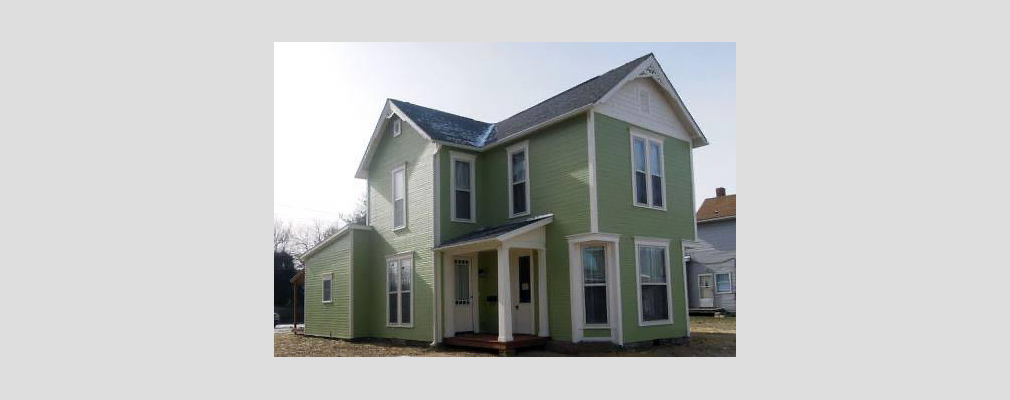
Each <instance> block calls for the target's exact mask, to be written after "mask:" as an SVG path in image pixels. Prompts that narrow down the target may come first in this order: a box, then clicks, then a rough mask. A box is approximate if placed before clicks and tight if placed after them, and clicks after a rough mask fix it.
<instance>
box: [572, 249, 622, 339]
mask: <svg viewBox="0 0 1010 400" xmlns="http://www.w3.org/2000/svg"><path fill="white" fill-rule="evenodd" d="M565 239H566V240H567V241H568V262H569V264H568V266H569V274H568V277H569V289H570V290H569V299H570V303H569V304H570V307H571V315H572V343H578V342H597V341H599V342H611V343H616V344H618V345H624V326H623V323H621V322H620V321H623V320H624V316H623V314H624V313H623V311H622V307H621V304H622V302H621V298H622V297H621V274H620V268H619V265H620V261H619V260H620V259H621V246H620V243H621V235H618V234H614V233H580V234H575V235H569V236H566V237H565ZM596 243H600V244H603V245H604V246H606V248H607V250H606V251H607V268H608V269H607V274H608V275H607V284H608V286H607V297H608V306H607V307H608V308H607V322H609V324H608V325H605V326H604V325H588V326H587V325H586V323H585V310H584V308H585V298H584V297H585V294H584V293H583V291H584V290H583V289H582V287H583V286H582V282H583V277H582V272H583V271H582V270H583V267H582V253H581V251H582V250H581V249H582V247H581V245H583V244H596ZM587 329H610V337H586V336H585V330H587Z"/></svg>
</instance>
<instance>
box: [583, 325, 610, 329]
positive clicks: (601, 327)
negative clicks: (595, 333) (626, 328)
mask: <svg viewBox="0 0 1010 400" xmlns="http://www.w3.org/2000/svg"><path fill="white" fill-rule="evenodd" d="M582 329H611V326H610V324H605V325H591V324H586V325H583V326H582Z"/></svg>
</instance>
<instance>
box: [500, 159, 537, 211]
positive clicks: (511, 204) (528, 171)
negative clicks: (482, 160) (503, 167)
mask: <svg viewBox="0 0 1010 400" xmlns="http://www.w3.org/2000/svg"><path fill="white" fill-rule="evenodd" d="M520 151H522V152H525V154H526V155H525V157H523V162H524V163H526V169H525V171H526V211H524V212H521V213H513V212H512V211H513V210H514V209H515V207H514V204H513V200H512V185H514V182H512V154H515V153H518V152H520ZM505 157H506V158H507V159H508V182H509V186H508V192H509V204H508V207H509V214H508V215H509V218H515V217H522V216H524V215H530V210H532V209H533V205H532V204H530V144H529V141H525V140H524V141H522V142H520V143H516V144H514V145H512V146H509V147H508V151H507V152H506V155H505Z"/></svg>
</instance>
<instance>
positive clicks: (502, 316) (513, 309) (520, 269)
mask: <svg viewBox="0 0 1010 400" xmlns="http://www.w3.org/2000/svg"><path fill="white" fill-rule="evenodd" d="M552 221H553V217H552V216H551V215H546V216H540V217H535V218H531V219H528V220H526V221H522V222H516V223H511V224H507V225H503V226H499V227H493V228H487V229H483V230H479V231H475V232H471V233H468V234H466V235H463V236H462V237H460V238H456V239H454V240H450V241H446V243H445V244H443V245H442V246H440V247H438V248H436V249H435V250H436V251H437V252H438V253H439V257H440V259H441V268H439V270H438V272H439V275H440V276H441V277H442V279H441V282H442V285H441V286H442V288H443V289H442V290H438V292H439V296H438V297H439V298H440V303H441V305H442V309H443V312H442V313H441V315H442V318H441V321H438V322H439V323H438V326H439V329H440V330H441V332H440V333H439V335H438V337H439V339H440V340H441V341H444V343H446V344H447V345H450V346H462V347H474V348H482V349H493V350H498V351H500V352H502V354H511V353H514V352H515V350H516V349H519V348H525V347H534V346H543V345H544V344H546V343H547V341H548V339H549V336H550V333H549V332H550V331H549V329H548V318H547V265H546V262H547V261H546V260H547V256H546V251H547V249H546V246H545V235H544V226H546V225H547V224H549V223H551V222H552Z"/></svg>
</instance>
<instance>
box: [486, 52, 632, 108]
mask: <svg viewBox="0 0 1010 400" xmlns="http://www.w3.org/2000/svg"><path fill="white" fill-rule="evenodd" d="M651 55H652V53H649V54H646V55H644V56H641V57H638V58H636V59H634V60H631V61H628V62H626V63H624V64H621V65H620V66H618V67H616V68H611V69H609V70H607V71H606V72H604V73H602V74H599V75H596V76H594V77H592V78H589V79H587V80H585V81H583V82H582V83H580V84H578V85H575V86H572V87H570V88H568V89H567V90H565V91H563V92H561V93H558V94H556V95H553V96H551V97H548V98H546V99H544V100H543V101H541V102H539V103H537V104H534V105H532V106H529V107H526V108H524V109H523V110H522V111H519V112H517V113H515V114H512V115H510V116H508V117H506V118H505V119H502V120H501V121H498V122H496V124H500V123H502V122H504V121H506V120H508V119H509V118H512V117H514V116H516V115H519V114H522V113H524V112H526V111H529V110H530V109H533V108H534V107H536V106H539V105H541V104H544V103H546V102H548V101H550V100H551V99H554V98H556V97H558V96H561V95H563V94H565V93H568V92H571V91H573V90H575V89H578V88H579V87H581V86H583V85H585V84H587V83H589V82H592V81H594V80H596V79H599V78H600V77H601V76H603V75H606V74H609V73H611V72H614V71H616V70H619V69H621V68H624V67H626V66H628V65H629V64H633V63H636V62H642V61H645V59H646V58H648V57H649V56H651Z"/></svg>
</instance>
